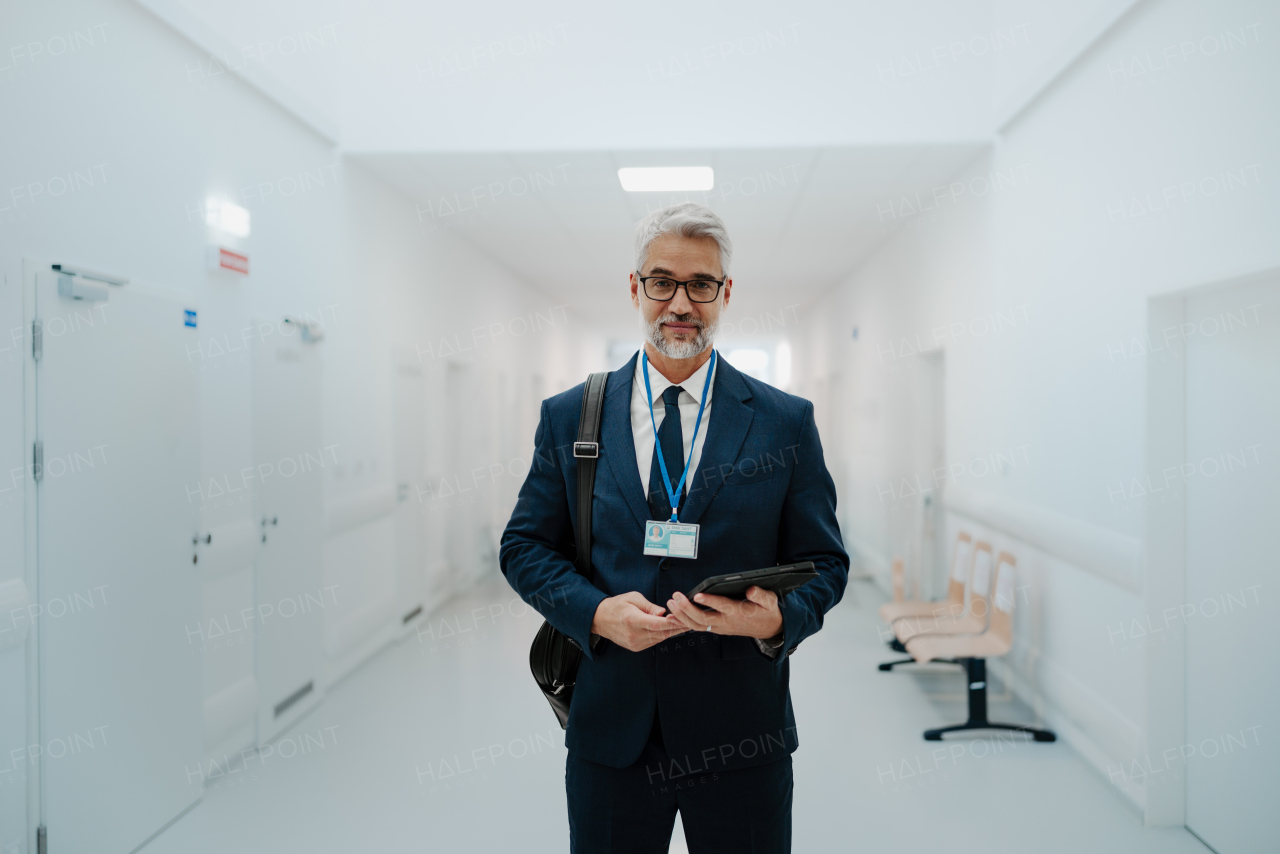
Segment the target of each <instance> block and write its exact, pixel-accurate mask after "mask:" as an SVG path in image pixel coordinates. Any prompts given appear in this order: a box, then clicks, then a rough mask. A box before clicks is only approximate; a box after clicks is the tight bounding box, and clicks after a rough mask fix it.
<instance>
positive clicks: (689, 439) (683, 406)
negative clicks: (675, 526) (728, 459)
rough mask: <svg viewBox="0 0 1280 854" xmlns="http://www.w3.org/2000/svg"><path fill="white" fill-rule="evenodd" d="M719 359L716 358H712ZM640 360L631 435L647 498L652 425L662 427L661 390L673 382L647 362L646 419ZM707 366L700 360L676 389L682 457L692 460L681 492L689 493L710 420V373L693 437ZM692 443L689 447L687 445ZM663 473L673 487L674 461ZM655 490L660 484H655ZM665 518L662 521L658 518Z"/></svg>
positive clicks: (633, 392) (664, 414) (675, 477)
mask: <svg viewBox="0 0 1280 854" xmlns="http://www.w3.org/2000/svg"><path fill="white" fill-rule="evenodd" d="M716 361H717V362H719V361H720V357H719V356H717V357H716ZM643 366H644V359H643V358H637V359H636V374H635V379H634V380H633V381H632V383H631V437H632V438H633V439H634V440H635V443H636V466H637V467H638V468H639V469H640V483H641V485H643V486H644V489H645V500H646V501H647V500H648V498H649V491H648V490H649V470H650V467H651V466H652V465H653V446H654V438H653V427H654V423H655V422H656V423H657V426H658V427H659V428H661V427H662V420H663V419H664V418H666V417H667V407H666V405H665V404H664V403H663V402H662V393H663V392H664V391H666V390H667V389H668V388H670V387H671V386H673V385H675V383H673V382H672V381H671V380H669V379H667V378H666V377H664V376H663V375H662V373H661V372H660V371H659V370H658V369H657V368H655V367H654V366H653V363H652V362H650V363H649V385H650V387H651V388H652V389H653V419H652V420H650V418H649V405H648V401H647V400H645V392H644V370H643ZM710 368H711V360H710V359H707V361H705V362H703V363H702V367H700V368H698V370H696V371H694V372H693V376H691V377H689V378H688V379H687V380H685V381H684V382H682V383H680V387H681V388H683V389H684V391H682V392H680V404H679V405H680V433H681V436H682V437H683V439H684V458H685V460H686V461H689V460H692V462H693V464H692V465H690V466H689V478H688V480H686V481H685V484H684V494H685V495H688V494H689V485H690V484H689V481H691V480H693V475H694V472H696V471H697V470H698V460H699V459H701V458H702V448H703V446H704V445H706V443H707V425H708V424H709V423H710V422H711V393H712V392H713V391H714V390H715V384H716V378H715V375H714V374H712V377H711V386H710V387H708V388H707V403H706V406H705V407H704V408H703V411H702V426H701V427H699V428H698V437H697V439H696V440H695V439H694V437H693V427H694V424H696V423H697V421H698V403H699V402H700V401H701V400H702V386H703V384H704V383H706V381H707V371H708V370H710ZM690 443H692V448H690ZM666 462H667V475H668V476H669V477H670V478H671V486H672V488H674V487H675V485H676V482H677V481H679V480H680V469H679V468H677V465H678V463H679V461H678V460H667V461H666ZM658 488H659V489H663V488H664V487H663V486H662V485H661V484H659V486H658ZM662 521H666V520H662Z"/></svg>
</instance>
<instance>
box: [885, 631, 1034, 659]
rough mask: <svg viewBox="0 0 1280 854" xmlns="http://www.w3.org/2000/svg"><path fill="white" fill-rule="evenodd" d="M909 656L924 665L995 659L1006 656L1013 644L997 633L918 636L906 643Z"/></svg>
mask: <svg viewBox="0 0 1280 854" xmlns="http://www.w3.org/2000/svg"><path fill="white" fill-rule="evenodd" d="M905 646H906V647H907V654H908V655H910V656H911V657H912V658H914V659H915V660H916V661H918V662H920V663H921V664H924V663H925V662H926V661H932V660H934V659H935V658H993V657H995V656H999V655H1004V654H1005V653H1006V652H1008V651H1009V649H1010V648H1011V647H1012V646H1013V644H1012V642H1011V641H1010V640H1009V639H1007V638H1004V637H1001V636H1000V635H998V634H996V633H995V632H984V633H983V634H980V635H931V634H923V635H917V636H915V637H913V638H911V639H910V640H909V641H906V642H905Z"/></svg>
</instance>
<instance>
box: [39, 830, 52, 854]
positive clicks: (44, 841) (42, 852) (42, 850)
mask: <svg viewBox="0 0 1280 854" xmlns="http://www.w3.org/2000/svg"><path fill="white" fill-rule="evenodd" d="M36 854H49V832H48V831H47V830H45V828H44V825H43V824H42V825H40V826H39V827H37V828H36Z"/></svg>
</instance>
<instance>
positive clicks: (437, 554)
mask: <svg viewBox="0 0 1280 854" xmlns="http://www.w3.org/2000/svg"><path fill="white" fill-rule="evenodd" d="M445 377H446V372H445V369H444V368H443V367H442V366H441V365H440V363H439V362H436V363H434V364H433V365H431V366H430V367H428V369H427V370H426V376H425V377H424V380H425V381H426V400H427V404H426V430H427V447H426V462H425V464H426V469H427V487H426V490H425V491H422V492H419V493H418V494H417V501H418V502H419V504H420V509H421V511H422V513H423V514H424V516H423V520H424V523H425V529H424V534H423V536H424V543H423V548H424V552H425V558H424V559H425V560H426V564H427V598H428V600H429V601H430V602H431V603H432V607H434V606H435V605H436V604H438V603H440V602H444V601H446V600H448V598H449V597H450V596H452V595H453V587H452V579H451V577H450V572H449V553H448V549H447V548H446V533H445V532H446V530H447V525H446V519H445V511H444V506H443V505H444V503H445V502H444V501H443V500H442V498H441V494H442V493H443V492H444V488H445V483H446V481H445V478H446V476H447V474H448V469H449V467H450V465H451V464H452V461H453V460H454V459H456V455H454V454H451V453H450V448H449V444H448V443H449V441H450V438H449V436H450V430H449V426H450V419H449V417H448V408H447V407H446V406H445V402H444V401H445V387H446V382H445Z"/></svg>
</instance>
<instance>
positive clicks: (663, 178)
mask: <svg viewBox="0 0 1280 854" xmlns="http://www.w3.org/2000/svg"><path fill="white" fill-rule="evenodd" d="M618 180H619V181H621V182H622V189H624V190H626V191H627V192H628V193H680V192H691V191H694V190H710V189H711V188H713V187H714V186H715V185H716V178H715V173H714V172H712V171H711V167H710V166H628V167H624V168H622V169H619V170H618Z"/></svg>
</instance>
